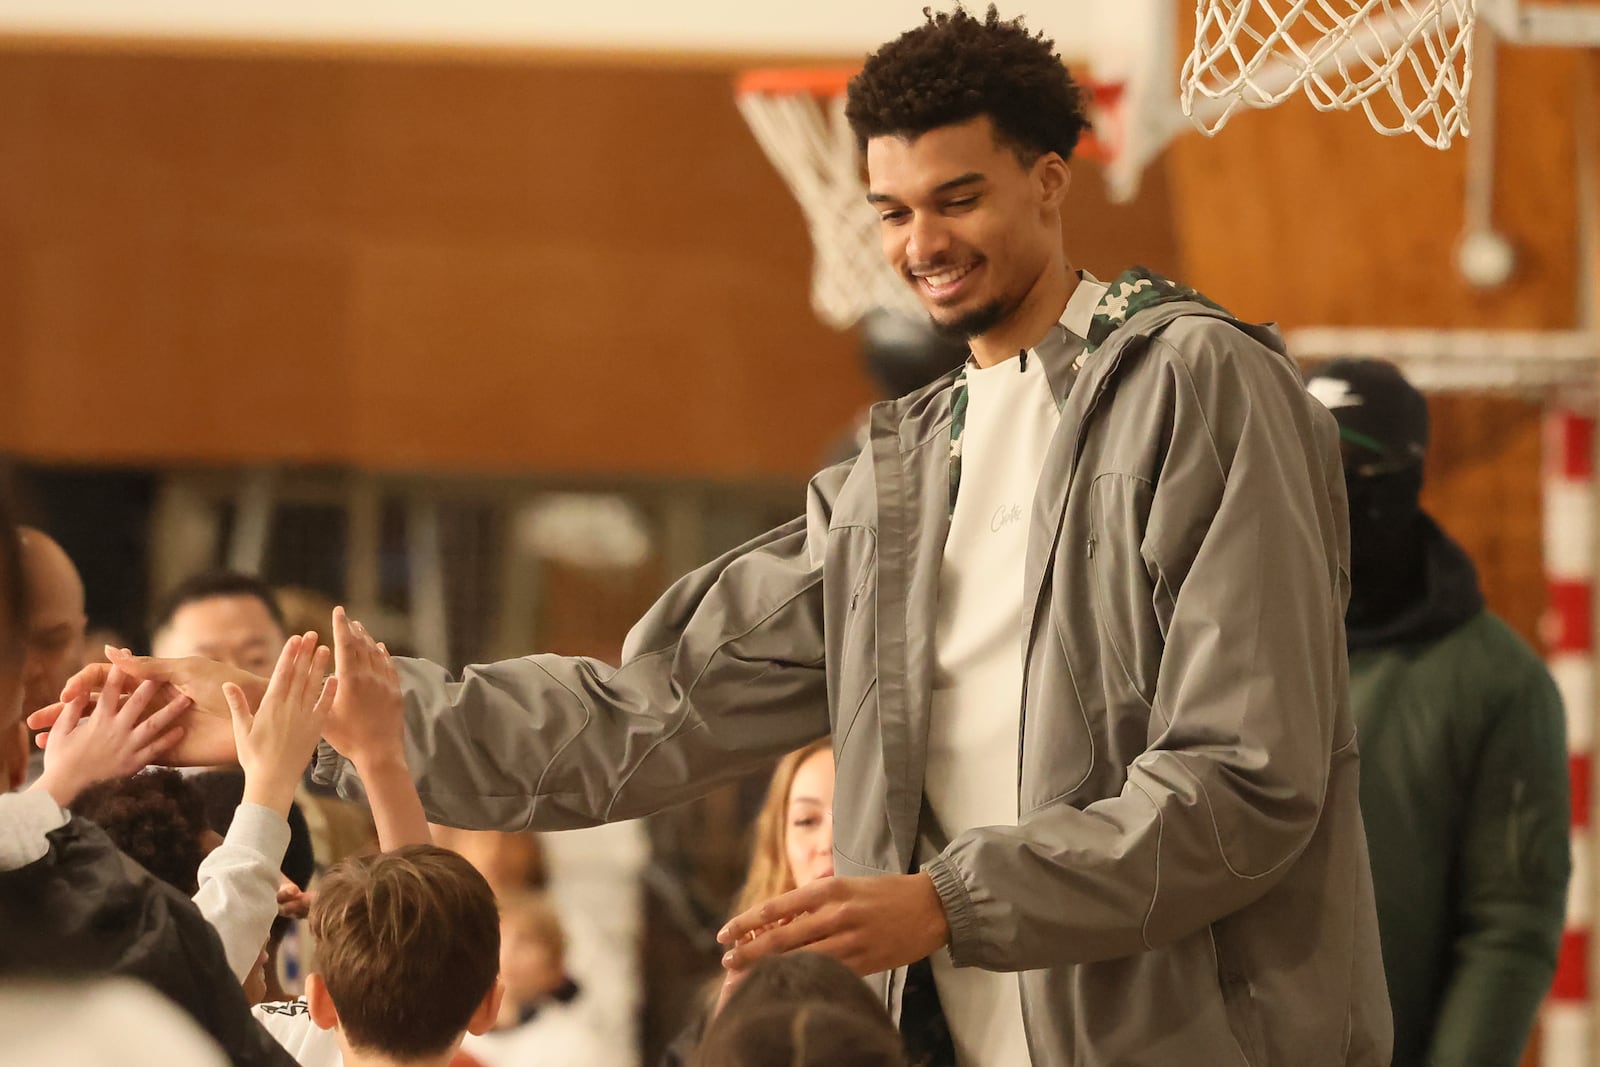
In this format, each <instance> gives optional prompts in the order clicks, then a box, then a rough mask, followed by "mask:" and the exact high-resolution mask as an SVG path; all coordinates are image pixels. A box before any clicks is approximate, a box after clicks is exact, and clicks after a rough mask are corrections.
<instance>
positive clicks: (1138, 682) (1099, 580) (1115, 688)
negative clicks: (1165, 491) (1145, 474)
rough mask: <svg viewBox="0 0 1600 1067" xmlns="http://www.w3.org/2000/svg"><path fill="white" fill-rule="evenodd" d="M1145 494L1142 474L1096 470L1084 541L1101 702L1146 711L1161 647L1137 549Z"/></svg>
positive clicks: (1150, 586)
mask: <svg viewBox="0 0 1600 1067" xmlns="http://www.w3.org/2000/svg"><path fill="white" fill-rule="evenodd" d="M1151 497H1152V488H1151V485H1150V482H1149V480H1148V479H1146V478H1141V477H1138V476H1137V475H1132V474H1117V473H1107V474H1100V475H1097V476H1096V477H1095V479H1094V483H1093V485H1091V486H1090V491H1089V508H1090V537H1089V544H1088V546H1087V556H1088V566H1089V571H1090V582H1091V586H1092V589H1093V595H1094V619H1095V622H1096V625H1097V628H1098V631H1099V637H1100V645H1101V655H1100V674H1101V682H1102V684H1103V685H1104V687H1105V693H1106V703H1107V705H1108V706H1109V707H1117V706H1128V705H1130V704H1136V705H1138V706H1141V707H1142V708H1143V709H1144V710H1145V711H1147V712H1148V711H1149V710H1150V708H1151V704H1152V702H1153V701H1154V699H1155V687H1156V676H1157V673H1158V672H1159V670H1160V667H1161V649H1162V639H1161V634H1160V632H1159V630H1158V629H1157V628H1156V625H1155V612H1154V595H1155V585H1154V582H1153V581H1152V580H1151V578H1150V572H1149V570H1148V568H1147V567H1146V566H1145V562H1144V558H1143V556H1142V555H1141V554H1140V548H1141V546H1142V544H1143V541H1144V530H1145V526H1146V524H1147V523H1148V522H1149V519H1150V501H1151Z"/></svg>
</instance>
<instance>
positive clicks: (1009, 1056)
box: [918, 276, 1105, 1067]
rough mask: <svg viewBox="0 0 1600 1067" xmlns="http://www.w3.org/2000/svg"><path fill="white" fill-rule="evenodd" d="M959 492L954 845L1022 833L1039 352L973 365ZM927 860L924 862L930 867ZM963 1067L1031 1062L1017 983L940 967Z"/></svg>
mask: <svg viewBox="0 0 1600 1067" xmlns="http://www.w3.org/2000/svg"><path fill="white" fill-rule="evenodd" d="M1104 291H1105V289H1104V286H1102V285H1100V284H1098V283H1096V282H1094V280H1093V279H1092V278H1089V277H1087V276H1085V278H1084V284H1080V285H1079V286H1078V288H1077V290H1076V291H1075V292H1074V295H1073V298H1072V300H1071V301H1069V303H1068V305H1067V309H1066V313H1065V314H1064V315H1063V317H1062V324H1063V325H1064V326H1066V327H1067V328H1068V330H1069V331H1071V332H1072V333H1073V334H1075V335H1076V336H1078V337H1083V336H1085V335H1086V334H1087V332H1088V325H1089V319H1090V316H1091V315H1092V314H1093V312H1094V307H1095V305H1096V304H1097V303H1098V301H1099V297H1100V295H1101V294H1103V293H1104ZM966 377H967V390H968V392H967V414H966V425H965V430H964V431H963V433H962V437H961V444H960V448H961V483H960V488H959V492H958V493H957V495H956V507H955V512H954V514H952V515H951V518H950V534H949V537H948V538H947V540H946V541H945V550H944V560H943V563H942V565H941V567H940V572H939V614H938V619H937V622H936V629H935V631H934V676H933V700H932V709H931V710H932V714H931V717H930V720H929V724H928V752H927V773H926V777H925V779H924V786H923V791H924V798H925V800H926V802H927V805H928V810H929V812H930V814H931V815H932V816H933V817H934V819H935V821H936V822H937V823H938V825H939V828H940V829H941V830H942V831H943V833H944V835H945V836H946V837H948V838H954V837H955V836H956V835H958V834H960V833H962V832H963V831H966V830H970V829H972V828H974V827H979V826H1015V825H1016V824H1017V787H1018V782H1017V774H1018V767H1019V765H1020V758H1021V752H1020V746H1021V718H1020V717H1021V706H1022V670H1023V662H1022V653H1023V644H1024V641H1025V640H1026V634H1027V620H1026V619H1025V618H1024V617H1023V616H1024V612H1025V610H1026V597H1025V596H1024V589H1023V569H1024V562H1025V560H1026V558H1027V552H1028V530H1029V526H1030V520H1031V516H1032V513H1033V496H1034V492H1035V490H1036V489H1037V487H1038V483H1039V472H1040V470H1042V469H1043V467H1044V460H1045V455H1046V453H1047V452H1048V451H1049V447H1050V441H1051V439H1052V438H1053V437H1054V436H1055V432H1056V429H1057V427H1058V426H1059V425H1060V423H1061V413H1060V409H1059V408H1058V407H1057V405H1056V400H1055V396H1054V394H1053V393H1052V392H1051V388H1050V382H1049V379H1048V378H1047V376H1046V374H1045V369H1044V365H1043V362H1042V361H1041V360H1040V359H1038V358H1037V357H1036V356H1035V355H1034V354H1032V353H1029V355H1028V357H1027V359H1026V360H1021V359H1018V358H1015V357H1014V358H1012V359H1009V360H1006V361H1005V362H1004V363H1000V364H997V365H995V366H993V367H987V368H981V367H977V366H975V365H973V364H968V366H967V372H966ZM927 852H928V850H927V849H926V848H925V849H924V854H923V855H921V856H919V857H918V858H919V860H921V861H926V860H929V859H931V858H932V855H931V854H927ZM932 963H933V975H934V981H935V983H936V984H937V986H938V989H939V999H940V1002H941V1004H942V1006H943V1008H944V1013H945V1019H946V1021H947V1022H948V1023H949V1025H950V1033H951V1037H952V1038H953V1039H954V1042H955V1047H956V1062H957V1064H958V1065H959V1067H1011V1065H1014V1064H1027V1063H1028V1062H1029V1056H1028V1045H1027V1038H1026V1035H1025V1033H1024V1031H1023V1024H1022V995H1021V990H1020V987H1019V986H1018V983H1017V976H1016V975H1015V974H1012V973H1006V972H998V971H986V970H982V969H980V968H977V967H956V966H954V965H953V964H952V963H951V962H950V954H949V952H948V951H947V950H941V951H940V952H938V953H936V954H935V955H934V957H933V960H932Z"/></svg>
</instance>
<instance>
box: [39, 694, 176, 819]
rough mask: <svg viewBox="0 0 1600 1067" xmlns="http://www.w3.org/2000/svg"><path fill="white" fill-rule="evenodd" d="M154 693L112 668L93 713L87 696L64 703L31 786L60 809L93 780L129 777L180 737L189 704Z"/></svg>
mask: <svg viewBox="0 0 1600 1067" xmlns="http://www.w3.org/2000/svg"><path fill="white" fill-rule="evenodd" d="M124 690H128V691H129V692H128V693H127V694H126V695H125V694H124ZM159 691H160V690H159V687H158V686H157V685H156V683H154V682H136V681H134V680H133V679H131V678H128V677H126V676H125V675H123V674H122V673H121V672H120V671H117V670H116V669H112V670H111V671H109V672H108V673H107V676H106V682H105V688H104V689H102V690H101V691H100V695H99V700H98V702H97V703H96V705H95V707H94V710H93V712H92V713H91V712H89V711H88V707H89V699H88V697H82V696H81V697H78V698H77V699H75V700H73V701H71V702H70V703H68V704H67V705H66V706H65V708H64V709H63V713H62V715H61V718H60V721H59V723H58V724H57V725H56V726H55V734H56V743H55V745H54V746H52V747H51V749H50V751H49V752H48V753H47V754H46V757H45V768H44V774H43V775H42V776H41V777H40V778H39V781H38V782H37V783H36V786H35V788H38V789H43V790H45V791H46V792H48V793H49V794H50V795H51V796H52V797H54V798H55V801H56V803H57V804H59V805H61V806H62V807H63V808H64V807H67V806H68V805H70V804H71V803H72V802H73V801H74V800H76V799H77V798H78V794H79V793H81V792H83V790H85V789H87V788H88V787H89V786H91V785H93V784H95V783H96V782H103V781H107V780H109V779H112V778H124V777H126V776H128V775H130V774H133V773H134V772H135V771H138V770H141V769H142V768H144V767H145V766H146V765H148V764H149V763H150V762H151V761H152V760H154V759H155V758H156V757H157V756H159V755H161V754H162V753H163V752H164V751H166V750H167V749H169V748H170V747H171V746H172V745H173V744H174V743H175V742H176V741H178V740H179V738H181V737H182V736H183V728H182V727H181V726H179V725H176V724H177V723H178V722H179V721H180V720H181V719H182V717H183V716H184V714H185V713H186V712H187V711H188V710H189V700H188V698H187V697H184V696H181V695H176V694H175V695H174V699H172V700H171V701H168V702H160V701H159V700H158V693H159Z"/></svg>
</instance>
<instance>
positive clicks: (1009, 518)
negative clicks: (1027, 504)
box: [989, 504, 1022, 533]
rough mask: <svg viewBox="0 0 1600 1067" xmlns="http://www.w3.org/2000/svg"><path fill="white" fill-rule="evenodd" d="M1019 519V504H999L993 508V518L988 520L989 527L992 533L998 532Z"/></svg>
mask: <svg viewBox="0 0 1600 1067" xmlns="http://www.w3.org/2000/svg"><path fill="white" fill-rule="evenodd" d="M1021 521H1022V505H1021V504H1001V505H1000V506H999V507H998V508H995V511H994V518H992V519H990V520H989V529H990V531H991V532H993V533H999V532H1000V531H1001V530H1004V529H1005V528H1006V527H1007V526H1010V525H1011V524H1012V523H1014V522H1021Z"/></svg>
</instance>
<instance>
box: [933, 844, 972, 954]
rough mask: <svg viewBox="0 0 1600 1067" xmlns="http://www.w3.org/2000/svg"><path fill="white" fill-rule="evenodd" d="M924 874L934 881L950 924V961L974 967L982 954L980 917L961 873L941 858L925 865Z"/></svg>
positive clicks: (934, 887)
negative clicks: (979, 942)
mask: <svg viewBox="0 0 1600 1067" xmlns="http://www.w3.org/2000/svg"><path fill="white" fill-rule="evenodd" d="M922 873H923V874H925V875H927V876H928V877H929V878H931V879H933V889H934V892H936V893H938V894H939V903H940V904H941V905H943V906H944V918H945V922H947V923H949V924H950V962H951V963H953V964H955V965H956V966H957V967H971V966H973V965H974V964H975V963H976V962H977V958H978V953H979V944H978V914H977V909H975V908H974V907H973V906H972V897H971V896H970V895H968V893H967V885H966V883H965V882H964V881H962V879H961V872H959V871H957V870H956V868H955V865H954V864H952V863H951V862H950V860H949V859H948V858H947V857H945V856H942V855H941V856H935V857H934V858H933V859H931V860H929V861H928V862H927V863H924V864H923V865H922Z"/></svg>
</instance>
